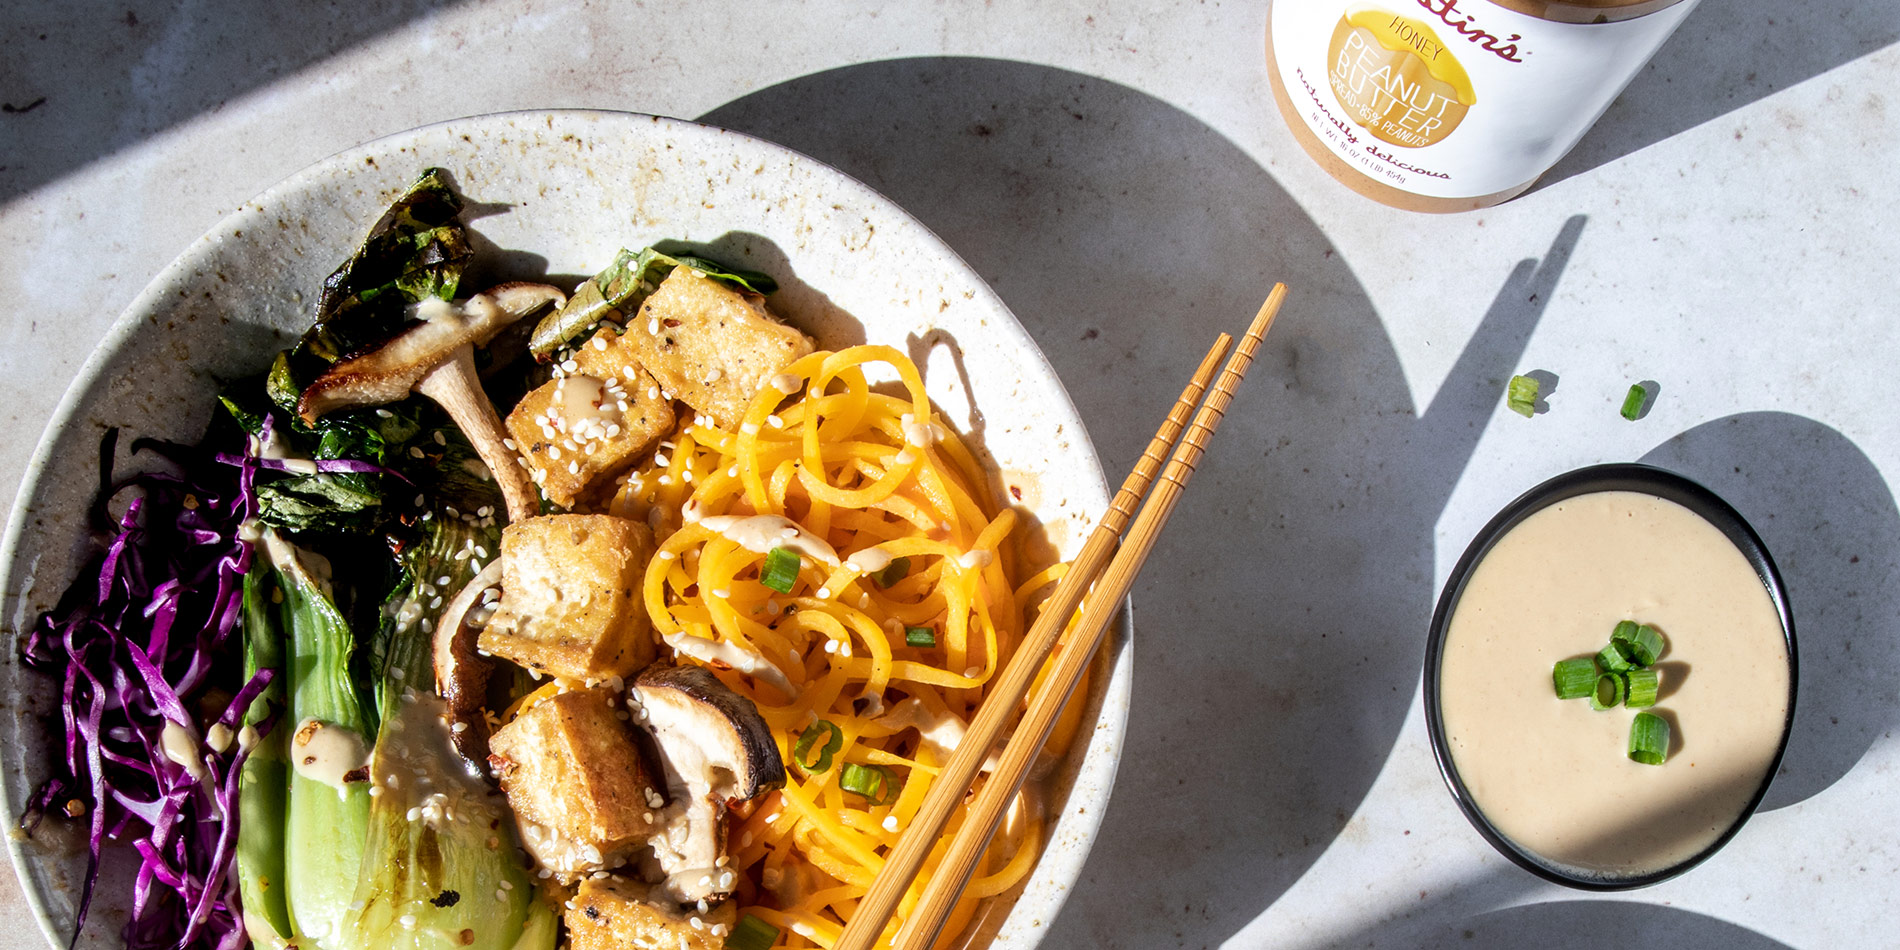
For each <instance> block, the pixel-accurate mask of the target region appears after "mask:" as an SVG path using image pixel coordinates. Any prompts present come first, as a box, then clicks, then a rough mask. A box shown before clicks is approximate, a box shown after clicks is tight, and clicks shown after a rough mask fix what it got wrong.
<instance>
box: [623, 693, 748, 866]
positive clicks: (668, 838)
mask: <svg viewBox="0 0 1900 950" xmlns="http://www.w3.org/2000/svg"><path fill="white" fill-rule="evenodd" d="M629 705H631V706H634V707H635V708H637V709H638V711H639V715H638V717H637V720H638V722H639V724H640V725H641V726H642V727H643V728H645V729H646V730H647V731H648V732H650V733H651V734H652V735H653V740H654V745H656V746H657V747H658V749H659V754H660V755H659V757H660V765H661V768H662V769H663V771H664V772H665V773H666V785H667V793H668V797H669V798H671V799H672V801H671V802H670V803H669V804H668V805H667V806H666V808H665V809H664V811H663V812H662V813H661V814H662V818H661V825H662V829H661V831H660V833H659V834H657V835H655V836H653V837H652V838H651V839H649V844H651V845H652V847H653V857H654V861H655V862H656V863H657V864H658V869H659V871H660V873H661V874H662V875H663V876H664V881H663V883H662V884H661V887H662V889H663V890H664V891H665V892H666V893H667V894H668V895H669V896H671V897H672V898H673V899H674V900H676V901H679V902H681V903H691V902H693V901H700V900H718V899H721V898H723V897H724V896H726V895H727V894H730V893H731V892H732V888H733V886H734V885H735V884H736V883H737V881H738V877H737V875H736V874H735V873H734V872H733V870H732V869H731V868H728V867H724V866H723V865H724V862H723V861H721V860H720V858H721V856H722V854H723V852H724V851H725V843H726V820H725V819H726V803H727V802H730V801H734V800H743V799H748V798H751V797H753V796H755V795H758V794H759V793H761V792H764V791H765V790H767V789H770V788H776V787H778V786H781V785H783V784H785V763H784V762H783V761H781V760H780V759H779V754H778V745H777V744H776V743H774V742H773V741H772V733H771V730H770V729H769V728H768V727H767V726H766V724H765V720H764V718H763V717H761V716H760V715H759V709H758V707H757V706H754V705H753V704H752V701H751V700H749V699H747V698H745V697H743V696H740V695H739V694H738V693H735V692H733V691H732V690H730V689H727V688H726V687H725V684H723V683H721V682H719V680H717V679H715V678H714V677H713V675H712V674H711V673H708V672H707V671H706V670H705V669H703V668H701V667H697V666H651V667H648V668H647V669H646V670H645V671H643V672H642V673H641V674H640V675H639V676H638V677H635V679H634V683H633V688H632V690H631V702H630V704H629Z"/></svg>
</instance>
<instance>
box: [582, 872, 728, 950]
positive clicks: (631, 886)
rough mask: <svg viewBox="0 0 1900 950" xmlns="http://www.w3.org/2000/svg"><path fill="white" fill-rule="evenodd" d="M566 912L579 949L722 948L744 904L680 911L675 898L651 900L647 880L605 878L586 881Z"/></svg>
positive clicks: (680, 949) (717, 949)
mask: <svg viewBox="0 0 1900 950" xmlns="http://www.w3.org/2000/svg"><path fill="white" fill-rule="evenodd" d="M565 916H566V921H567V933H568V937H569V939H570V940H571V946H572V948H573V950H625V948H627V947H664V948H666V950H722V948H724V947H725V945H726V937H728V936H730V935H731V933H732V928H733V925H735V924H737V923H738V922H739V905H738V903H737V902H734V901H726V902H724V903H722V904H720V905H719V906H717V907H712V908H709V909H707V910H704V911H698V910H694V909H691V908H687V909H684V910H674V909H673V904H672V902H671V901H667V900H665V899H664V898H656V899H649V897H648V890H647V887H646V885H644V884H638V883H635V882H633V881H629V880H626V879H625V878H620V877H604V878H590V879H588V880H586V881H583V882H582V883H581V886H580V891H579V892H578V893H576V894H575V895H574V899H573V900H571V901H569V902H568V903H567V912H566V915H565ZM695 923H697V924H698V926H697V927H696V926H694V924H695Z"/></svg>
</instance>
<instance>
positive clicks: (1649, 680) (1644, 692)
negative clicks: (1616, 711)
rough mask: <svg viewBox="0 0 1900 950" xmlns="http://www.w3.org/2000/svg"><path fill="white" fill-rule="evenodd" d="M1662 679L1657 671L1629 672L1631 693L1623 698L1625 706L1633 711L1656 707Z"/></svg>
mask: <svg viewBox="0 0 1900 950" xmlns="http://www.w3.org/2000/svg"><path fill="white" fill-rule="evenodd" d="M1661 679H1662V678H1661V676H1660V675H1659V674H1658V673H1657V672H1656V671H1655V670H1631V671H1629V674H1628V681H1629V691H1628V693H1627V694H1626V695H1625V696H1624V697H1623V705H1625V706H1628V707H1629V708H1631V709H1642V708H1644V707H1645V706H1654V705H1656V688H1657V687H1658V686H1660V685H1661Z"/></svg>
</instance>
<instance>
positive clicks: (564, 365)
mask: <svg viewBox="0 0 1900 950" xmlns="http://www.w3.org/2000/svg"><path fill="white" fill-rule="evenodd" d="M580 369H581V364H579V363H576V362H574V361H573V360H571V359H568V360H562V361H561V372H563V373H578V372H580Z"/></svg>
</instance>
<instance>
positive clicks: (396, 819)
mask: <svg viewBox="0 0 1900 950" xmlns="http://www.w3.org/2000/svg"><path fill="white" fill-rule="evenodd" d="M443 436H444V438H443V440H442V442H443V445H442V448H443V449H444V450H445V452H446V456H445V458H444V460H443V463H442V464H441V466H440V470H441V471H442V472H444V473H445V475H444V478H443V479H442V481H441V482H440V483H438V484H436V485H435V486H433V491H432V492H431V493H430V495H429V497H430V498H431V507H430V510H429V513H428V517H426V518H425V519H423V520H420V521H418V522H417V523H416V524H415V525H414V531H413V534H412V536H411V538H410V540H409V541H408V542H407V543H406V544H405V545H404V547H403V549H402V553H401V554H400V555H399V557H398V562H399V564H400V569H401V575H400V579H399V580H398V582H397V585H396V587H395V590H394V591H393V592H392V593H391V594H390V597H389V599H388V601H387V602H386V603H385V604H384V608H383V617H384V621H383V624H382V628H381V630H380V632H379V635H378V644H377V651H376V659H375V661H374V662H375V665H376V666H377V668H378V669H379V670H380V673H381V675H380V678H379V680H378V686H377V707H378V709H379V711H380V712H381V716H382V720H383V724H384V725H383V729H382V731H381V733H380V734H379V735H378V736H377V740H376V750H375V754H374V756H373V758H372V765H371V777H372V781H373V782H375V783H376V785H377V786H378V787H380V788H382V789H383V791H382V793H381V794H380V795H379V796H378V797H377V798H376V800H375V801H374V803H373V804H372V805H371V808H370V829H369V843H368V847H367V850H366V853H365V855H364V863H363V874H362V878H361V881H360V883H359V884H358V885H357V890H356V895H355V898H354V902H353V906H355V907H357V908H359V910H358V912H357V913H356V915H355V916H354V917H353V918H352V920H351V921H350V927H349V929H348V930H347V931H346V932H345V934H344V939H343V941H342V943H341V945H342V946H344V947H349V948H362V950H372V948H374V950H387V948H412V950H435V948H441V950H448V948H451V947H456V948H461V947H477V948H487V950H513V948H516V947H521V948H523V950H528V948H552V947H553V945H554V928H553V927H551V926H548V923H549V922H550V921H551V916H549V915H548V913H547V911H546V908H545V907H543V906H542V905H541V903H540V902H539V901H537V900H535V899H534V894H535V888H534V880H533V878H531V877H530V876H529V875H528V873H527V869H526V867H525V866H524V865H523V864H522V862H521V860H520V859H519V857H518V856H517V855H518V849H517V847H516V845H515V840H514V832H513V821H512V820H511V819H512V816H511V815H510V814H509V813H508V811H507V809H506V807H505V805H504V804H503V800H502V799H500V798H499V797H498V796H496V795H494V794H493V791H492V789H490V788H489V787H488V784H487V782H486V781H485V780H484V778H483V777H482V776H481V775H480V774H478V773H477V772H475V771H474V770H473V769H471V768H470V767H469V766H468V765H466V764H465V763H464V762H463V761H462V760H461V759H460V758H459V757H458V756H457V755H456V753H455V751H454V749H453V747H452V744H451V740H450V734H449V729H450V728H451V727H450V726H449V719H448V715H447V708H446V706H445V704H444V703H443V701H442V700H441V699H439V698H438V697H437V696H436V690H435V689H434V673H433V667H432V652H433V651H432V643H433V638H434V636H435V635H436V634H437V631H436V629H435V626H434V623H435V619H436V617H437V615H438V614H439V613H440V608H441V605H442V604H443V603H444V602H445V601H447V600H449V599H452V598H453V597H454V595H455V593H456V592H457V591H459V590H460V589H461V588H462V587H463V586H464V585H466V584H467V583H468V582H469V581H470V580H471V579H473V577H474V576H475V574H476V573H478V572H479V571H480V569H481V567H482V565H483V563H484V562H486V561H488V560H490V559H492V558H493V557H494V556H495V555H496V554H497V553H498V552H499V545H500V540H501V529H500V527H499V525H498V524H497V522H496V518H495V517H494V516H493V512H494V511H496V510H497V509H498V508H499V506H500V505H501V497H500V493H499V492H498V491H497V490H496V488H495V485H494V483H493V482H490V481H487V480H485V479H481V478H477V477H474V476H473V475H472V474H470V466H469V465H468V464H467V463H468V462H469V460H471V459H473V458H474V452H473V449H471V448H469V447H468V445H467V443H466V442H465V441H464V440H463V439H462V437H461V434H460V433H459V432H455V431H454V430H453V429H449V430H446V431H444V432H443ZM430 441H434V439H433V438H431V439H430ZM457 473H460V476H461V477H457ZM537 912H539V913H540V914H541V917H537V916H536V914H537ZM542 918H547V919H546V920H543V919H542Z"/></svg>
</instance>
